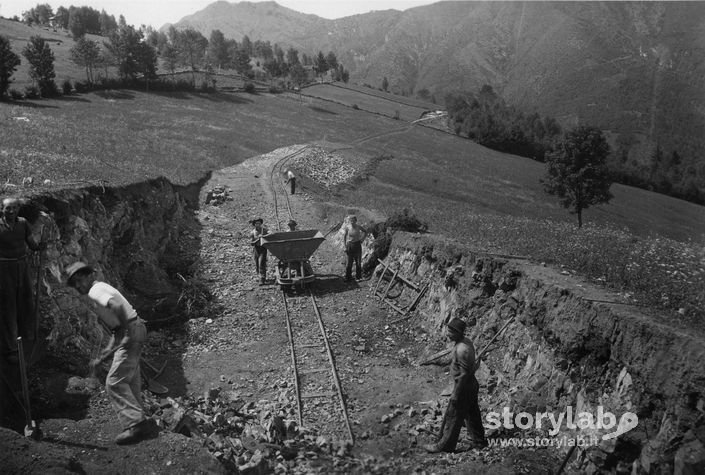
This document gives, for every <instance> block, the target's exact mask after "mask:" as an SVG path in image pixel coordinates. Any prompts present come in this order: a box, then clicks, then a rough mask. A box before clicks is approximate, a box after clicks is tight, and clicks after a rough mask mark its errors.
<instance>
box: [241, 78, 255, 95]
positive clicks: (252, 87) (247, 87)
mask: <svg viewBox="0 0 705 475" xmlns="http://www.w3.org/2000/svg"><path fill="white" fill-rule="evenodd" d="M243 89H244V90H245V92H248V93H250V94H254V92H255V85H254V84H253V83H251V82H249V81H248V82H246V83H245V86H244V87H243Z"/></svg>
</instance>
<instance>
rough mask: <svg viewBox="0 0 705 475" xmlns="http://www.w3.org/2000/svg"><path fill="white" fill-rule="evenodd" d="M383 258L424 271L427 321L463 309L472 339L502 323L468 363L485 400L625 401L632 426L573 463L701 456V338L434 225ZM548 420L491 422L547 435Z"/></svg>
mask: <svg viewBox="0 0 705 475" xmlns="http://www.w3.org/2000/svg"><path fill="white" fill-rule="evenodd" d="M387 260H388V261H393V262H395V263H397V265H399V264H401V269H402V271H401V274H402V275H406V276H408V277H409V278H412V279H414V278H415V279H417V280H423V279H427V278H431V282H432V284H431V286H430V290H429V292H428V295H427V297H426V298H425V299H424V300H423V301H422V306H421V308H420V313H421V315H422V319H423V320H422V322H423V323H422V324H423V325H426V326H427V327H429V332H430V333H432V334H433V333H436V334H438V331H439V330H440V328H441V327H442V325H443V323H444V322H445V321H447V320H448V319H449V318H451V317H460V318H463V319H465V320H466V321H468V322H469V323H471V324H474V325H473V326H472V327H471V329H470V330H469V334H470V335H471V338H472V339H473V340H474V342H475V344H476V348H477V351H479V350H480V349H481V348H484V347H485V345H486V344H487V342H489V341H490V340H491V339H492V337H493V336H494V335H495V334H496V333H497V332H498V331H499V330H500V329H502V327H504V326H505V324H506V329H505V330H504V333H503V334H502V335H501V336H500V337H499V338H498V339H497V342H496V343H494V344H493V345H492V346H490V347H489V353H488V355H489V356H488V357H487V358H486V360H485V361H482V363H481V365H480V368H479V370H478V373H477V376H478V379H479V381H480V383H481V386H482V389H481V398H482V401H481V407H482V409H483V412H485V411H486V412H489V411H496V412H499V413H501V412H502V410H503V408H505V407H507V408H509V410H510V411H511V412H513V413H514V414H517V413H519V412H522V411H524V412H527V413H529V414H536V413H537V412H546V411H548V412H549V413H550V412H553V413H555V414H559V413H561V412H563V411H565V410H566V408H567V407H568V406H572V408H573V409H572V410H573V412H574V414H577V413H580V412H587V413H591V414H594V415H596V414H598V406H601V407H602V408H603V411H605V412H606V411H609V412H612V413H614V414H615V415H616V416H617V421H618V422H619V420H620V417H622V416H623V415H624V414H625V413H628V412H629V413H634V414H636V416H637V417H638V424H637V425H636V427H634V428H633V429H631V430H629V431H627V432H626V433H624V434H623V435H621V436H619V437H617V438H616V439H608V440H600V442H599V444H597V445H596V446H593V447H589V448H580V449H579V450H577V451H574V452H573V454H572V456H571V465H570V468H572V469H575V470H585V471H587V472H588V473H594V471H595V470H597V471H610V470H617V471H618V472H625V471H627V472H630V471H631V470H632V469H635V470H636V472H634V473H660V472H661V471H662V470H663V471H666V472H670V471H673V470H675V472H676V473H695V472H692V471H689V470H695V471H700V470H702V469H703V468H704V467H705V447H704V445H703V444H705V437H704V434H705V420H704V419H705V418H704V417H703V416H704V410H705V407H704V406H705V367H704V366H703V365H702V361H703V360H704V359H705V344H704V341H703V339H702V338H700V337H698V336H694V335H691V334H686V333H685V332H683V331H679V330H675V329H672V328H668V327H666V326H664V325H662V324H658V323H655V322H653V321H651V320H650V319H649V318H648V317H647V316H645V315H643V314H640V313H639V312H638V309H637V308H634V307H628V306H624V305H621V304H619V303H618V301H617V298H616V296H614V295H611V294H609V293H608V292H604V291H602V290H600V289H595V288H594V287H592V286H590V285H589V284H587V283H586V282H583V281H581V280H580V279H579V278H577V277H575V276H572V275H565V274H568V273H567V272H565V273H561V272H558V271H555V270H552V269H549V268H546V267H543V266H540V265H533V264H529V263H528V262H526V261H521V260H511V259H502V258H496V257H492V256H487V255H478V254H475V253H473V252H472V251H470V250H468V248H467V247H465V246H463V245H460V244H457V243H452V242H449V241H448V240H446V239H444V238H440V237H434V236H430V235H425V236H424V235H410V234H406V233H397V234H395V236H394V242H393V244H392V251H391V254H390V257H389V258H388V259H387ZM612 302H614V303H612ZM434 330H435V332H434ZM438 348H439V346H436V347H435V348H434V347H433V346H431V347H429V349H428V352H427V353H428V354H431V353H432V352H433V350H434V349H438ZM428 354H427V355H426V356H428ZM627 417H631V416H627ZM605 421H606V423H605V425H607V423H609V421H608V420H605ZM625 422H628V421H627V420H626V419H625ZM547 425H548V424H544V425H543V430H536V427H535V426H534V427H533V428H532V429H530V430H528V431H517V430H507V429H499V430H497V431H490V433H491V436H493V437H497V438H504V437H511V436H514V437H516V436H520V437H526V436H546V435H547V434H546V433H547V431H546V428H547V427H546V426H547ZM614 430H616V427H615V428H614V429H612V430H611V431H610V430H606V429H602V430H591V428H589V427H586V428H584V429H582V430H581V429H580V426H578V429H577V430H570V429H567V428H566V427H565V425H564V426H563V427H562V428H561V431H560V433H559V434H557V435H555V437H559V438H560V437H563V436H569V437H576V436H577V437H589V436H591V435H596V436H599V437H600V438H601V436H602V435H604V434H607V433H609V432H612V431H614ZM568 450H569V448H567V447H566V448H563V449H562V452H563V453H567V451H568Z"/></svg>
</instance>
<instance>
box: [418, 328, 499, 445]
mask: <svg viewBox="0 0 705 475" xmlns="http://www.w3.org/2000/svg"><path fill="white" fill-rule="evenodd" d="M447 331H448V339H449V340H451V341H453V342H455V347H454V348H453V358H452V360H451V364H450V373H451V375H452V376H453V379H454V381H455V385H454V386H453V393H452V394H451V395H450V400H449V401H448V407H447V408H446V412H445V414H444V415H443V422H442V423H441V430H440V433H439V434H438V438H437V441H436V443H434V444H427V445H424V449H426V451H428V452H431V453H435V452H453V451H454V450H455V446H456V444H457V443H458V437H459V436H460V429H461V428H462V427H463V425H465V426H466V427H467V430H468V433H469V435H470V438H471V440H472V446H473V448H481V447H486V446H487V441H486V440H485V428H484V427H483V426H482V416H481V415H480V406H479V404H478V401H477V395H478V391H479V389H480V385H479V383H478V382H477V379H476V378H475V348H474V347H473V344H472V341H470V340H469V339H467V338H465V322H464V321H463V320H461V319H459V318H454V319H452V320H451V321H450V322H449V323H448V330H447Z"/></svg>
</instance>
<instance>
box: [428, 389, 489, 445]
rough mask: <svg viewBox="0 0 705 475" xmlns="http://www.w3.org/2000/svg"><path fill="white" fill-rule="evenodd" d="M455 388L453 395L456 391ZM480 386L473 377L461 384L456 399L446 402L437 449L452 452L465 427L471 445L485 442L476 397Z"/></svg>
mask: <svg viewBox="0 0 705 475" xmlns="http://www.w3.org/2000/svg"><path fill="white" fill-rule="evenodd" d="M455 384H456V387H455V388H454V390H453V394H456V390H458V387H457V385H458V384H459V383H458V382H457V381H456V383H455ZM479 389H480V384H479V383H478V382H477V379H476V378H475V376H473V377H472V379H471V380H470V381H468V382H467V383H465V384H463V387H461V388H460V389H459V391H458V392H457V394H458V398H457V399H452V398H451V400H450V401H448V407H447V408H446V412H445V415H444V416H443V423H442V424H441V431H440V434H439V437H440V439H439V440H438V447H439V448H440V449H441V450H442V451H444V452H452V451H454V450H455V446H456V445H457V444H458V438H459V436H460V429H461V428H462V427H463V425H465V426H466V427H467V430H468V434H469V435H470V439H471V440H472V442H473V443H476V444H482V443H484V441H485V428H484V427H483V426H482V416H481V415H480V405H479V404H478V400H477V395H478V392H479Z"/></svg>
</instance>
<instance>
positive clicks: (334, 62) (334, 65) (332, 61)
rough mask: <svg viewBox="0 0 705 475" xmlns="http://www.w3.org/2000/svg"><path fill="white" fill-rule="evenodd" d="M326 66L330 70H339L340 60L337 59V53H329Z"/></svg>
mask: <svg viewBox="0 0 705 475" xmlns="http://www.w3.org/2000/svg"><path fill="white" fill-rule="evenodd" d="M326 64H327V65H328V69H333V70H335V69H338V58H336V57H335V53H333V52H332V51H329V52H328V55H327V56H326Z"/></svg>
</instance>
